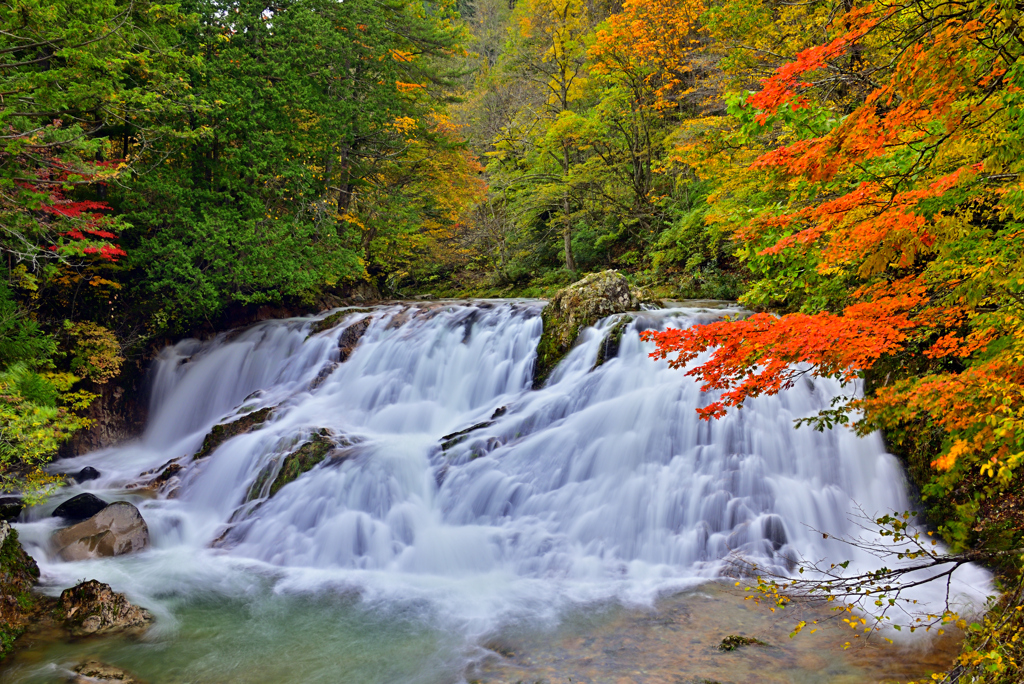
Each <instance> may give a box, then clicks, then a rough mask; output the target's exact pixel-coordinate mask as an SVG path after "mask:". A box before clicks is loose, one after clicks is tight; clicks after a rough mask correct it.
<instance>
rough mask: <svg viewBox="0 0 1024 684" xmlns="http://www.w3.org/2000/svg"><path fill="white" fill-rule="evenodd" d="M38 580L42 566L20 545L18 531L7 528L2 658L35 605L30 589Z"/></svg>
mask: <svg viewBox="0 0 1024 684" xmlns="http://www.w3.org/2000/svg"><path fill="white" fill-rule="evenodd" d="M5 526H6V524H5ZM38 579H39V567H38V566H37V565H36V563H35V561H34V560H32V557H31V556H29V555H28V554H27V553H25V550H24V549H23V548H21V544H20V543H19V542H18V533H17V531H16V530H13V529H11V528H9V527H7V536H6V537H5V538H4V541H3V544H2V545H0V660H2V659H3V658H4V657H6V656H7V654H8V653H10V651H11V649H12V648H13V646H14V641H15V639H17V638H18V637H19V636H21V634H22V632H24V631H25V624H26V622H27V621H28V617H29V614H30V613H31V611H32V610H33V609H34V608H35V606H36V597H35V595H33V594H32V591H31V590H32V587H33V586H34V585H35V583H36V581H37V580H38Z"/></svg>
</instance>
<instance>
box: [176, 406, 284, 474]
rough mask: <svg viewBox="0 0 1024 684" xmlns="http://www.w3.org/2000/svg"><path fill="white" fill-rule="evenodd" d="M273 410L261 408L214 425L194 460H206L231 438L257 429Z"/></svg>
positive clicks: (271, 408)
mask: <svg viewBox="0 0 1024 684" xmlns="http://www.w3.org/2000/svg"><path fill="white" fill-rule="evenodd" d="M273 410H274V407H272V406H271V407H267V408H262V409H259V410H258V411H252V412H250V413H246V414H243V415H241V416H238V417H236V418H233V419H231V420H230V421H228V422H226V423H220V424H218V425H214V426H213V428H211V430H210V432H209V434H208V435H206V437H204V438H203V444H202V446H200V447H199V451H197V452H196V455H195V459H196V460H197V461H198V460H199V459H201V458H206V457H207V456H209V455H210V454H212V453H213V452H214V451H215V450H216V449H217V447H219V446H220V445H221V444H223V443H224V442H226V441H228V440H229V439H231V438H232V437H237V436H238V435H241V434H245V433H247V432H252V431H253V430H257V429H259V428H260V426H262V425H263V423H264V421H266V420H267V419H268V418H269V417H270V414H271V412H273Z"/></svg>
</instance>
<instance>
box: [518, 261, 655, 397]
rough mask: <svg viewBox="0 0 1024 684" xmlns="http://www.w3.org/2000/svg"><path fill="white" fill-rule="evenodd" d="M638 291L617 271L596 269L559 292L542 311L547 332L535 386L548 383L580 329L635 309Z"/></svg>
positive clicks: (539, 353)
mask: <svg viewBox="0 0 1024 684" xmlns="http://www.w3.org/2000/svg"><path fill="white" fill-rule="evenodd" d="M638 294H639V293H637V292H634V291H632V290H630V287H629V283H628V282H627V281H626V279H625V277H623V276H622V275H621V274H620V273H618V272H617V271H603V272H601V273H592V274H590V275H588V276H587V277H585V278H583V279H582V280H579V281H577V282H575V283H573V284H572V285H570V286H568V287H566V288H563V289H561V290H559V291H558V292H556V293H555V296H554V297H552V298H551V301H550V303H549V304H548V305H547V306H546V307H544V311H543V312H541V320H542V321H543V323H544V332H543V333H542V334H541V338H540V342H539V343H538V344H537V364H536V366H535V367H534V374H533V387H534V389H537V388H540V387H542V386H543V385H544V382H545V381H546V380H547V378H548V376H549V375H550V374H551V371H552V370H554V368H555V366H557V365H558V362H559V361H561V360H562V358H564V357H565V355H566V354H568V353H569V350H570V349H572V347H573V345H574V344H575V343H576V338H577V337H578V336H579V334H580V330H582V329H583V328H586V327H587V326H591V325H594V324H595V323H597V322H598V321H599V320H600V319H602V318H604V317H606V316H611V315H612V314H617V313H623V312H625V311H630V310H634V309H635V308H636V307H637V305H638V304H639V301H640V300H639V297H638Z"/></svg>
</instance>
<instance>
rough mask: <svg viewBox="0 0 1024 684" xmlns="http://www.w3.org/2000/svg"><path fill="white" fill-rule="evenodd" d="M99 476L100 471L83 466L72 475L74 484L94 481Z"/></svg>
mask: <svg viewBox="0 0 1024 684" xmlns="http://www.w3.org/2000/svg"><path fill="white" fill-rule="evenodd" d="M99 476H100V471H98V470H96V469H95V468H93V467H92V466H85V467H84V468H82V469H81V470H79V471H78V473H77V474H75V475H74V479H75V482H77V483H79V484H81V483H83V482H88V481H89V480H96V479H98V478H99Z"/></svg>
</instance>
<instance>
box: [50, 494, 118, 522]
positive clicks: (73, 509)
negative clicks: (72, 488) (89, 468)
mask: <svg viewBox="0 0 1024 684" xmlns="http://www.w3.org/2000/svg"><path fill="white" fill-rule="evenodd" d="M106 507H107V502H106V501H104V500H103V499H101V498H100V497H98V496H96V495H95V494H89V493H88V492H86V493H85V494H79V495H78V496H73V497H71V498H70V499H68V500H67V501H65V502H64V503H62V504H61V505H59V506H57V508H55V509H54V511H53V516H54V517H55V518H64V519H65V520H69V521H71V522H81V521H82V520H88V519H89V518H91V517H92V516H94V515H96V514H97V513H99V512H100V511H102V510H103V509H104V508H106Z"/></svg>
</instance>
